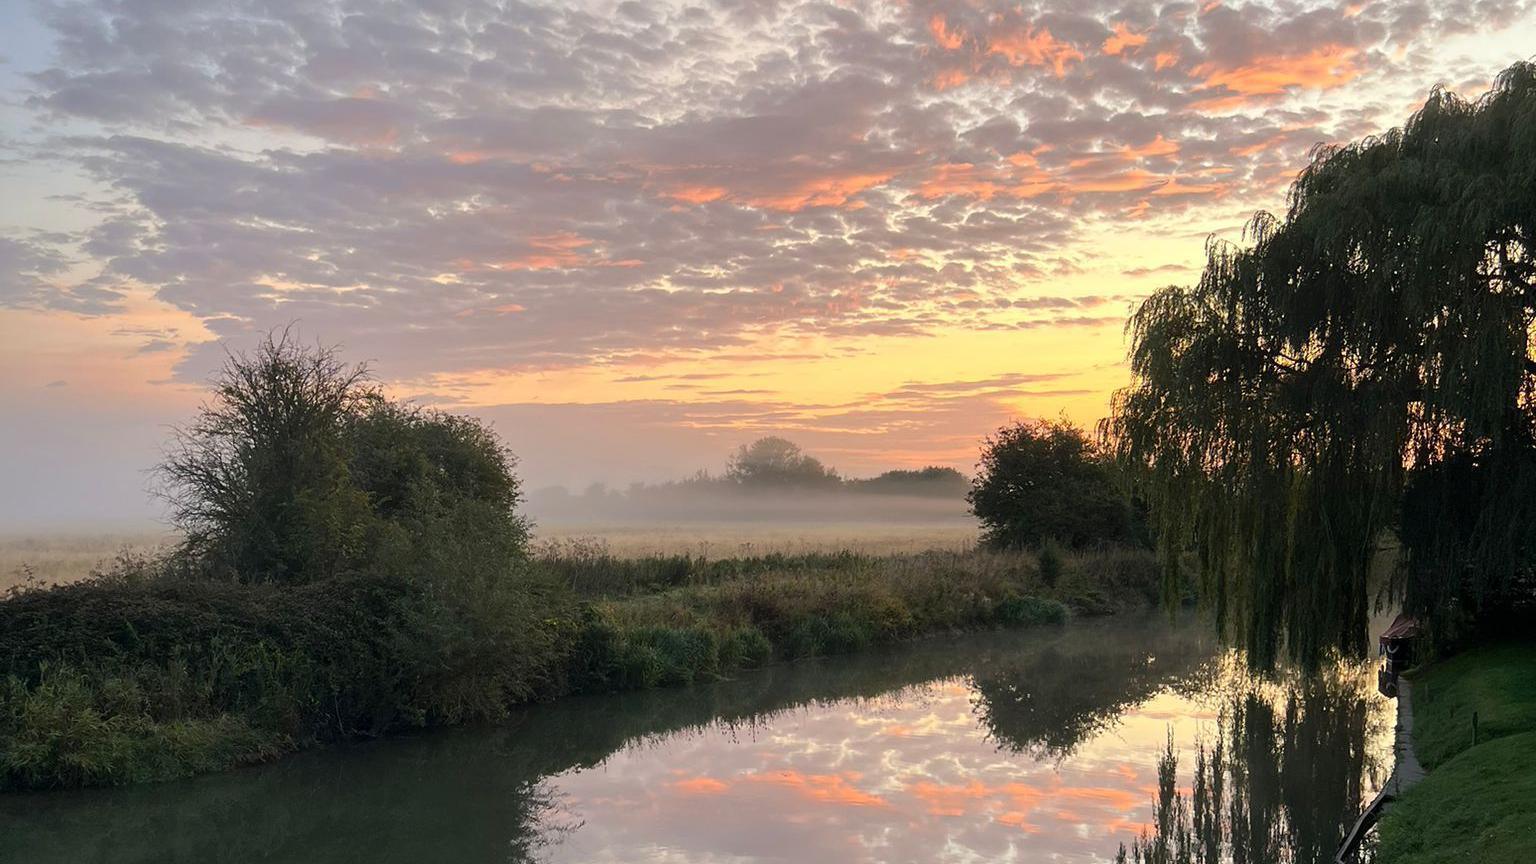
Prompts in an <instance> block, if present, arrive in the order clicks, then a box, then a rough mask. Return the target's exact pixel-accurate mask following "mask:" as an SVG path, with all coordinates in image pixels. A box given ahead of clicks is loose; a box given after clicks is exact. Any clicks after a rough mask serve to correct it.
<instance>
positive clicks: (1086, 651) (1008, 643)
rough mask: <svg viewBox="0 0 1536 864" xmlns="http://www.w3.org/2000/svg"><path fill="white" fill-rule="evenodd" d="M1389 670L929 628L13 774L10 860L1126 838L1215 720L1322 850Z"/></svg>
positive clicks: (1131, 635)
mask: <svg viewBox="0 0 1536 864" xmlns="http://www.w3.org/2000/svg"><path fill="white" fill-rule="evenodd" d="M1370 683H1371V679H1370V676H1369V671H1368V669H1365V668H1363V667H1362V668H1358V669H1357V668H1345V669H1334V670H1330V671H1329V673H1328V674H1326V675H1324V676H1322V677H1320V678H1318V679H1315V680H1314V681H1311V682H1307V683H1298V682H1297V681H1296V680H1291V681H1289V682H1288V683H1279V684H1277V683H1263V682H1255V681H1253V680H1251V679H1250V678H1249V677H1248V676H1247V675H1245V674H1244V673H1243V671H1242V668H1241V663H1240V662H1239V660H1238V658H1236V657H1235V656H1233V655H1231V654H1230V653H1228V652H1223V651H1220V650H1218V648H1217V647H1216V645H1215V644H1214V642H1213V640H1212V639H1211V638H1210V637H1209V635H1208V634H1207V631H1206V630H1205V629H1204V628H1203V627H1201V626H1199V625H1186V626H1179V627H1175V626H1172V625H1170V624H1169V623H1168V622H1167V621H1166V620H1164V619H1162V618H1159V617H1155V616H1153V617H1148V618H1146V619H1135V620H1126V619H1115V620H1112V621H1104V622H1089V623H1074V624H1070V625H1067V626H1065V627H1062V628H1053V629H1047V630H1041V631H1031V632H1021V633H993V634H983V635H978V636H969V637H957V638H942V639H932V640H925V641H923V642H920V643H917V644H914V645H910V646H906V647H903V648H899V649H894V650H890V651H880V652H874V653H870V654H865V655H861V656H857V657H848V658H829V659H825V660H819V661H811V662H804V663H797V664H789V665H782V666H776V667H774V668H771V669H767V670H763V671H761V672H758V673H752V674H748V675H743V676H741V677H740V678H738V679H737V680H734V681H726V682H719V683H715V684H711V685H708V686H699V687H692V688H686V689H675V690H662V691H653V692H646V693H635V694H624V695H617V696H607V697H590V698H578V699H570V700H565V701H562V702H559V703H556V704H553V705H546V706H538V707H535V708H531V709H528V710H526V711H523V712H520V713H519V714H518V715H517V716H516V717H515V718H513V720H512V721H511V722H509V723H507V724H505V725H503V726H499V727H496V728H491V729H474V730H456V731H449V732H441V733H432V734H424V735H420V736H415V737H410V738H403V739H395V740H390V741H383V742H377V743H373V744H368V745H365V746H356V747H347V748H342V749H337V750H332V751H326V752H315V753H306V754H301V755H298V756H295V757H292V758H290V759H287V760H285V761H283V762H280V763H277V764H275V765H271V766H265V767H260V768H255V769H248V770H243V771H237V772H232V773H228V774H223V775H218V776H211V777H202V778H196V779H193V780H188V781H181V782H176V783H168V784H161V785H157V786H147V787H137V788H131V789H119V790H90V791H85V792H68V793H49V794H43V795H27V796H7V797H0V829H3V830H0V861H7V862H8V861H26V862H39V864H53V862H91V861H104V862H105V861H110V862H113V864H132V862H180V861H186V862H194V861H195V862H206V861H261V862H370V864H391V862H428V861H430V862H438V861H441V862H508V861H510V862H515V861H526V860H533V861H549V862H737V861H784V862H866V861H867V862H932V861H989V862H994V861H1056V862H1078V861H1085V862H1086V861H1103V860H1108V859H1109V858H1110V857H1112V856H1113V855H1114V853H1115V851H1116V848H1117V847H1118V845H1119V844H1120V843H1121V842H1129V841H1130V840H1131V838H1132V837H1133V836H1134V835H1136V834H1137V833H1138V832H1140V831H1141V830H1143V828H1144V826H1146V825H1148V823H1149V822H1151V821H1153V818H1154V799H1155V797H1156V791H1157V768H1158V759H1159V757H1160V756H1161V755H1162V754H1163V751H1164V748H1165V746H1166V745H1167V743H1168V742H1169V741H1170V740H1172V742H1173V744H1174V747H1175V750H1176V751H1177V752H1178V753H1179V754H1180V755H1181V758H1182V760H1183V763H1182V765H1181V767H1180V779H1179V783H1180V785H1181V786H1183V787H1185V794H1188V786H1189V784H1190V774H1191V772H1192V771H1193V764H1194V759H1193V753H1194V752H1195V747H1196V744H1197V742H1200V743H1203V744H1205V745H1207V746H1212V745H1214V743H1215V742H1216V741H1218V740H1219V741H1221V742H1223V746H1224V748H1225V749H1226V750H1227V753H1228V761H1229V764H1230V765H1231V766H1232V780H1231V781H1230V782H1231V783H1232V785H1233V786H1234V787H1236V786H1241V787H1242V788H1241V789H1234V792H1235V793H1237V794H1234V795H1233V796H1232V797H1233V803H1232V805H1231V809H1230V815H1229V816H1228V817H1227V818H1228V820H1229V821H1230V822H1231V823H1233V824H1237V823H1243V824H1247V823H1252V824H1253V825H1254V826H1255V827H1254V829H1253V830H1255V831H1260V832H1264V833H1265V836H1264V837H1262V838H1258V839H1257V840H1256V839H1254V838H1251V837H1250V838H1248V840H1246V841H1245V843H1246V845H1245V848H1244V850H1243V852H1242V856H1241V858H1240V860H1242V861H1245V862H1246V861H1252V862H1261V861H1268V860H1273V861H1293V860H1294V861H1321V860H1324V859H1325V858H1326V857H1327V855H1330V854H1331V853H1332V844H1333V843H1335V842H1336V841H1337V838H1338V835H1339V834H1340V833H1341V831H1342V826H1343V825H1344V824H1346V823H1347V822H1348V821H1351V820H1352V819H1353V818H1354V815H1355V813H1356V812H1357V811H1358V809H1359V806H1360V803H1361V801H1362V800H1368V799H1369V796H1370V795H1371V794H1374V792H1375V789H1376V787H1377V786H1378V785H1379V784H1380V782H1382V780H1383V779H1384V776H1385V774H1386V772H1387V770H1388V769H1389V768H1390V765H1389V764H1387V762H1388V760H1389V759H1390V724H1389V719H1388V718H1389V716H1390V709H1391V703H1388V702H1386V701H1385V700H1382V699H1380V698H1379V697H1376V696H1375V695H1374V694H1373V692H1372V690H1371V688H1370V686H1369V685H1370ZM1170 736H1171V739H1170ZM1239 772H1240V773H1239ZM1239 804H1240V805H1241V806H1240V808H1239V807H1238V805H1239ZM1223 808H1224V812H1226V808H1227V805H1226V804H1224V805H1223ZM1227 857H1235V856H1232V855H1230V853H1229V854H1228V856H1227Z"/></svg>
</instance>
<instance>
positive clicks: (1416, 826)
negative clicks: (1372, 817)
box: [1377, 732, 1536, 864]
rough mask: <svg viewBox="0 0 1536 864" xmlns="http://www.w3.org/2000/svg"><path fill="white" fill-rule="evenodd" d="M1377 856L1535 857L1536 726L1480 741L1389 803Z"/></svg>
mask: <svg viewBox="0 0 1536 864" xmlns="http://www.w3.org/2000/svg"><path fill="white" fill-rule="evenodd" d="M1377 860H1378V861H1380V862H1382V864H1451V862H1457V864H1460V862H1467V864H1471V862H1477V864H1527V862H1530V861H1536V732H1525V733H1522V734H1519V735H1507V736H1505V737H1503V738H1499V739H1497V740H1494V741H1489V742H1488V743H1486V744H1479V745H1478V746H1476V747H1474V748H1472V749H1470V750H1467V751H1465V752H1463V753H1461V754H1460V755H1457V756H1455V757H1453V758H1451V759H1450V760H1449V761H1447V762H1445V763H1444V764H1442V765H1441V766H1440V767H1439V768H1436V769H1435V770H1434V771H1432V772H1430V774H1429V775H1428V776H1426V777H1425V778H1424V779H1423V780H1422V781H1420V782H1419V784H1418V785H1417V786H1414V787H1413V788H1412V789H1410V790H1409V791H1408V792H1407V793H1406V794H1404V796H1403V798H1402V800H1401V801H1399V802H1397V803H1396V804H1394V805H1393V806H1392V808H1391V809H1390V810H1388V811H1387V815H1386V817H1385V818H1383V820H1382V823H1381V843H1380V845H1379V846H1378V847H1377Z"/></svg>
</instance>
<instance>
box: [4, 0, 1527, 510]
mask: <svg viewBox="0 0 1536 864" xmlns="http://www.w3.org/2000/svg"><path fill="white" fill-rule="evenodd" d="M1532 5H1533V4H1532V3H1531V2H1527V0H1513V2H1501V0H1450V2H1443V3H1442V2H1437V3H1427V2H1415V0H1365V2H1355V3H1338V4H1335V3H1312V2H1267V3H1238V2H1227V0H1203V2H1199V3H1146V4H1142V3H1134V2H1125V0H1118V2H1106V0H1076V2H1071V3H1043V4H1035V5H1029V4H1017V3H997V4H991V3H985V2H980V0H977V2H962V3H946V4H936V3H927V2H917V0H910V2H862V0H847V2H839V0H821V2H798V0H698V2H692V3H673V2H659V0H658V2H649V0H648V2H633V0H631V2H619V3H614V2H571V3H534V2H512V0H496V2H481V0H424V2H419V3H362V2H331V0H249V2H245V0H84V2H43V3H33V2H23V0H0V201H3V202H4V206H3V207H0V526H3V525H23V526H24V525H28V524H33V523H37V524H42V523H49V522H56V521H66V520H70V519H95V520H103V519H115V518H123V519H134V518H144V517H146V516H149V515H152V514H155V513H158V512H159V511H158V508H157V506H156V505H155V504H154V502H153V500H152V499H151V498H150V497H148V496H147V495H146V488H147V487H148V485H149V482H150V477H149V475H148V474H147V473H146V469H148V468H149V467H150V466H152V465H153V464H154V463H155V461H156V460H157V459H158V458H159V455H160V449H159V448H160V446H161V442H162V441H163V440H164V439H165V436H166V433H167V430H168V427H169V426H171V425H173V424H176V423H179V422H184V421H185V420H187V419H188V418H189V417H190V416H191V414H192V412H193V411H194V410H195V409H196V406H197V405H198V403H199V401H200V399H201V398H202V395H201V394H202V389H203V386H204V384H205V383H206V381H207V380H208V378H209V376H210V375H211V374H212V373H213V372H214V371H215V370H216V369H217V367H218V365H219V363H220V362H221V360H222V359H223V357H224V356H225V352H226V351H227V350H235V351H238V350H242V349H244V348H248V347H250V346H251V345H252V344H253V343H254V342H255V340H256V339H257V338H259V336H260V335H261V334H264V333H266V332H268V331H270V330H272V329H273V328H281V327H285V326H290V325H291V326H294V327H295V328H296V329H297V330H298V331H299V332H300V333H301V334H302V335H303V337H304V338H305V339H307V340H310V341H318V342H323V343H325V344H328V345H338V346H340V347H341V349H342V351H343V353H344V356H346V357H347V358H350V359H355V360H365V361H368V362H369V363H370V364H371V365H372V366H373V369H374V371H375V374H376V375H377V376H378V378H379V379H380V380H381V381H382V382H383V383H384V384H385V385H386V386H387V387H388V389H389V390H390V392H391V393H393V394H395V395H397V396H400V397H402V398H409V399H413V400H416V401H419V402H421V403H423V404H429V405H435V406H439V407H443V408H446V409H449V410H454V411H462V412H466V413H470V414H474V415H477V416H480V417H482V418H485V419H487V420H489V421H491V422H492V423H493V424H494V425H495V427H496V429H497V430H498V431H499V432H500V434H501V435H502V437H503V438H504V439H505V441H506V442H507V444H508V445H509V446H510V447H511V449H512V450H513V451H514V452H515V453H516V454H517V455H518V456H519V458H520V466H519V470H520V473H521V474H522V475H523V477H524V478H525V480H526V482H527V483H528V485H529V486H530V487H539V486H545V485H551V484H563V485H567V486H570V487H572V488H579V487H581V486H584V485H585V484H587V483H590V482H593V481H604V482H608V483H609V484H612V485H623V484H625V483H628V482H631V481H636V480H659V479H666V478H670V477H677V476H681V475H684V474H688V473H691V472H692V471H694V470H696V469H699V468H710V469H714V470H718V469H719V468H720V466H721V464H722V463H723V461H724V458H725V456H726V454H727V453H729V452H730V451H731V450H732V449H734V448H735V447H736V446H737V445H738V444H741V443H744V442H746V441H750V440H752V439H753V438H756V437H760V436H762V435H767V434H781V435H785V436H786V437H789V438H791V439H793V440H795V441H798V442H799V443H801V444H802V445H803V446H805V448H806V449H807V450H809V451H810V452H813V453H815V454H816V455H818V456H819V457H821V458H822V459H823V460H824V461H825V462H827V463H828V464H830V465H832V466H835V467H837V468H838V469H840V470H842V471H843V472H844V473H845V474H849V475H854V476H860V475H870V474H874V473H878V472H879V471H882V470H885V469H887V468H894V467H916V466H921V465H927V464H939V465H951V466H954V467H957V468H961V469H962V470H968V469H970V468H971V467H972V466H973V464H974V462H975V459H976V453H977V448H978V445H979V443H980V441H981V439H982V438H983V437H984V436H985V435H986V434H987V433H988V432H989V431H991V430H993V429H995V428H996V427H998V426H999V425H1001V424H1003V423H1006V422H1008V421H1010V420H1011V419H1015V418H1023V417H1038V416H1047V417H1055V416H1058V415H1062V414H1065V415H1066V416H1068V417H1070V418H1072V419H1073V420H1075V421H1077V422H1079V423H1082V424H1091V423H1093V422H1095V421H1096V420H1097V419H1098V418H1099V417H1101V416H1102V415H1103V414H1104V413H1105V411H1106V409H1107V405H1108V399H1109V395H1110V393H1111V392H1112V391H1113V390H1114V389H1115V388H1117V387H1119V386H1123V385H1124V384H1125V383H1126V381H1127V374H1128V373H1127V370H1126V367H1125V363H1124V358H1125V351H1126V347H1127V346H1126V339H1125V335H1124V330H1123V328H1124V321H1125V318H1126V315H1127V314H1128V312H1129V311H1130V310H1131V309H1132V308H1133V307H1134V304H1135V303H1136V302H1137V301H1138V300H1139V299H1140V298H1143V297H1145V296H1146V295H1147V294H1148V293H1150V292H1151V291H1153V290H1155V289H1156V288H1158V287H1161V286H1162V285H1166V284H1169V283H1184V282H1189V281H1191V280H1193V279H1194V278H1195V277H1196V276H1197V275H1198V272H1199V265H1200V264H1201V262H1202V260H1203V257H1204V250H1205V246H1206V243H1207V242H1208V238H1211V237H1215V238H1219V239H1222V240H1225V241H1240V240H1241V233H1242V226H1243V225H1244V224H1245V223H1246V222H1247V220H1248V219H1249V218H1250V217H1251V216H1252V215H1253V214H1254V213H1255V212H1257V211H1260V210H1271V211H1273V210H1279V209H1283V207H1284V206H1285V192H1286V187H1287V186H1288V184H1289V182H1290V180H1291V179H1292V178H1293V177H1294V176H1295V174H1296V172H1297V171H1298V170H1300V169H1301V168H1302V167H1303V166H1304V165H1305V164H1306V163H1307V160H1308V158H1309V154H1310V153H1311V152H1312V150H1313V148H1314V147H1315V146H1316V145H1318V144H1330V143H1340V142H1347V141H1350V140H1354V139H1358V138H1360V137H1363V136H1366V135H1371V134H1379V133H1381V132H1383V131H1385V130H1387V129H1389V128H1391V127H1392V126H1395V125H1400V124H1401V123H1402V122H1403V121H1404V119H1405V118H1406V117H1407V116H1408V115H1409V114H1410V113H1411V111H1412V110H1413V109H1414V107H1415V106H1417V105H1418V104H1421V103H1422V101H1423V99H1424V97H1425V96H1426V95H1427V94H1428V93H1429V92H1430V90H1431V89H1432V88H1433V87H1436V86H1444V87H1446V88H1449V89H1452V90H1454V91H1456V92H1458V93H1461V94H1464V95H1468V96H1476V95H1477V94H1479V93H1481V92H1483V91H1484V90H1486V89H1487V87H1488V86H1489V85H1490V84H1491V83H1492V81H1493V79H1494V77H1495V76H1496V75H1497V73H1498V71H1499V70H1500V69H1502V68H1504V67H1505V66H1507V65H1508V64H1509V63H1511V62H1514V61H1516V60H1520V59H1526V58H1529V57H1530V56H1531V54H1532V51H1533V46H1536V11H1533V9H1532Z"/></svg>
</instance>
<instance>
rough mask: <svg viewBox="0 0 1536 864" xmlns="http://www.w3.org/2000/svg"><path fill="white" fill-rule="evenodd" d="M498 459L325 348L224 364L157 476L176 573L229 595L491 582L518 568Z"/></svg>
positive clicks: (267, 352) (487, 441) (504, 457)
mask: <svg viewBox="0 0 1536 864" xmlns="http://www.w3.org/2000/svg"><path fill="white" fill-rule="evenodd" d="M512 467H513V460H512V457H511V456H510V455H509V454H508V453H507V452H506V451H505V450H504V448H503V447H502V446H501V443H500V441H499V440H498V439H497V438H496V436H495V433H493V432H492V431H491V430H490V429H488V428H487V427H485V426H483V425H481V424H480V423H479V422H478V421H476V420H473V419H470V418H464V417H456V416H454V415H450V414H445V413H442V412H438V411H429V410H425V409H420V408H416V407H412V406H408V405H402V404H400V403H397V402H393V401H391V400H389V399H387V398H386V397H385V396H384V395H383V394H382V393H381V392H380V391H379V390H378V388H376V387H375V386H374V385H373V384H371V383H370V381H369V379H368V371H367V369H366V367H365V366H362V365H357V366H348V365H346V364H345V363H343V362H342V361H341V360H340V359H339V358H338V357H337V356H336V352H335V351H334V350H332V349H329V348H323V347H309V346H305V345H303V344H301V343H299V342H298V341H297V340H296V339H295V338H294V337H293V335H292V334H291V333H290V332H288V331H283V332H281V333H280V334H279V333H273V334H269V335H268V336H267V338H266V339H264V340H263V341H262V342H261V344H260V345H258V346H257V348H256V350H255V351H254V352H252V353H250V354H240V353H231V354H230V355H229V356H228V358H227V359H226V361H225V364H224V367H223V369H222V370H221V371H220V372H219V373H218V375H217V377H216V378H215V380H214V382H213V395H212V398H211V399H210V400H209V401H208V402H207V403H206V404H204V405H203V406H202V408H201V409H200V410H199V412H198V416H197V418H196V419H195V420H194V421H193V422H192V423H191V424H190V425H189V426H187V427H185V428H183V429H179V430H177V431H176V433H175V436H174V438H173V441H172V445H171V447H170V450H169V452H168V453H167V455H166V457H165V460H164V462H163V463H162V464H161V465H160V468H159V471H160V477H161V479H162V481H163V485H162V490H161V491H162V494H163V495H164V497H165V498H166V499H167V500H168V501H169V503H170V506H171V517H172V520H173V522H174V523H175V525H176V526H177V527H178V528H179V529H180V530H181V531H182V532H183V534H184V536H185V540H184V542H183V545H182V553H183V558H184V560H189V561H192V562H195V564H196V565H197V567H198V568H199V569H200V570H201V571H202V572H203V573H204V574H207V575H215V576H226V577H233V578H236V579H239V580H241V581H247V582H255V581H274V582H309V581H314V580H316V579H325V578H330V577H333V576H337V575H340V574H342V573H345V572H356V571H359V570H362V569H367V568H393V569H396V570H398V569H400V568H404V567H408V566H409V567H415V568H416V570H417V572H421V569H422V568H428V567H430V568H437V569H442V570H448V569H451V570H455V571H456V572H458V573H460V574H461V575H462V574H464V573H467V572H469V571H471V570H473V571H476V572H478V573H480V574H489V573H492V572H500V571H501V570H502V569H503V568H505V566H506V565H507V564H509V563H512V562H514V561H515V560H516V559H517V557H518V556H519V555H520V554H521V551H522V548H523V545H524V541H525V540H526V538H527V526H526V524H525V523H524V522H523V520H522V519H521V518H519V517H518V516H517V515H516V512H515V507H516V505H517V503H518V501H519V486H518V481H517V478H516V476H515V475H513V473H512Z"/></svg>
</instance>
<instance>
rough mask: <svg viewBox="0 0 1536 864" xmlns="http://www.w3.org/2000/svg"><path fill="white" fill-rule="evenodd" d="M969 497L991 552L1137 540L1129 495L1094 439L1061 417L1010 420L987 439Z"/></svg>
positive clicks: (983, 538) (972, 510)
mask: <svg viewBox="0 0 1536 864" xmlns="http://www.w3.org/2000/svg"><path fill="white" fill-rule="evenodd" d="M967 500H969V501H970V502H971V512H973V513H975V514H976V518H977V519H979V520H981V525H982V540H983V542H984V543H986V544H987V545H988V546H992V547H996V548H1018V547H1025V546H1036V545H1039V544H1040V543H1042V542H1043V541H1045V540H1048V539H1054V540H1058V541H1060V542H1062V543H1065V544H1067V545H1068V546H1072V547H1082V546H1085V545H1088V544H1090V543H1096V542H1100V541H1128V540H1131V539H1133V537H1134V531H1133V518H1132V516H1133V512H1132V507H1131V502H1130V500H1129V498H1128V497H1127V496H1126V495H1125V494H1124V493H1123V492H1121V491H1120V489H1119V488H1117V487H1116V485H1115V483H1114V482H1113V479H1112V477H1111V474H1110V470H1109V466H1108V463H1107V462H1106V461H1105V459H1104V458H1103V457H1102V456H1101V455H1100V454H1099V452H1098V450H1097V448H1096V447H1095V446H1094V444H1093V442H1092V441H1090V440H1089V439H1088V437H1087V436H1086V435H1084V434H1083V431H1082V430H1081V429H1078V428H1077V427H1076V426H1073V425H1072V424H1071V423H1070V422H1068V421H1066V420H1057V421H1036V422H1025V423H1014V424H1012V425H1009V426H1004V427H1003V428H1001V429H999V430H998V431H997V432H996V433H995V434H994V435H992V436H991V437H989V438H987V440H986V443H985V444H984V445H983V446H982V451H981V462H980V463H979V464H978V465H977V473H976V479H975V480H973V481H972V484H971V492H970V495H969V496H968V498H967Z"/></svg>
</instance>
